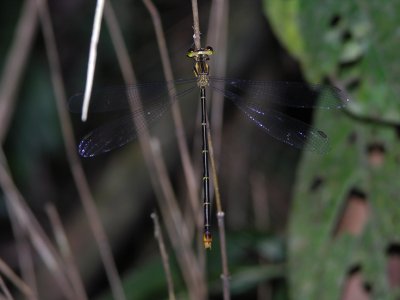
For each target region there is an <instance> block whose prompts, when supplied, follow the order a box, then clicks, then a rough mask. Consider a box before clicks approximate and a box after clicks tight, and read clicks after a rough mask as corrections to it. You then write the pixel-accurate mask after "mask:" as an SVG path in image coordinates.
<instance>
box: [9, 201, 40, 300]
mask: <svg viewBox="0 0 400 300" xmlns="http://www.w3.org/2000/svg"><path fill="white" fill-rule="evenodd" d="M8 212H9V217H10V223H11V228H12V231H13V234H14V238H15V246H16V250H17V255H18V263H19V266H20V270H21V276H22V278H23V280H24V281H25V282H26V283H27V284H28V285H29V287H30V289H31V291H32V292H31V293H30V294H29V297H27V298H28V299H30V300H36V299H38V289H37V282H36V274H35V269H34V263H33V257H32V255H33V253H32V252H31V251H32V248H31V246H30V244H29V239H28V236H27V234H26V231H25V230H24V229H23V228H22V226H21V224H20V223H19V222H18V218H17V217H16V216H14V211H13V210H12V209H9V210H8Z"/></svg>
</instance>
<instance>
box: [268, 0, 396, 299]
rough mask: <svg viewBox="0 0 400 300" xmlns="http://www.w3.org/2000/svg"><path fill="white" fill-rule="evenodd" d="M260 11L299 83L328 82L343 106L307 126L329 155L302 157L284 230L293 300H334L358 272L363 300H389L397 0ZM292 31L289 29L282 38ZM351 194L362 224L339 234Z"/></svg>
mask: <svg viewBox="0 0 400 300" xmlns="http://www.w3.org/2000/svg"><path fill="white" fill-rule="evenodd" d="M264 8H265V12H266V15H267V16H268V18H269V21H270V22H271V24H272V27H273V28H274V31H275V33H276V34H277V36H278V38H279V39H280V40H281V42H282V44H284V45H285V47H286V48H287V49H288V51H290V52H291V53H292V54H293V55H294V56H295V57H296V58H297V59H298V60H299V62H300V64H301V66H302V69H303V72H304V74H305V76H306V78H307V79H308V80H309V81H324V80H325V79H327V78H328V79H330V80H333V82H334V83H339V84H340V85H341V87H343V88H345V89H346V90H347V91H348V92H349V93H350V98H351V103H350V105H348V107H347V109H346V110H347V114H346V113H344V112H333V111H319V112H317V115H316V116H315V120H314V126H315V127H318V128H320V129H322V130H324V132H326V133H327V135H328V136H329V138H330V144H331V149H332V150H331V151H330V152H329V153H328V154H327V155H324V156H319V155H317V154H314V153H304V156H303V158H302V161H301V163H300V165H299V170H298V176H297V184H296V190H295V194H294V204H293V208H292V215H291V220H290V230H289V232H290V235H289V271H288V274H289V280H290V284H291V288H290V291H291V294H292V298H293V299H296V300H301V299H307V300H309V299H340V297H341V293H342V291H343V288H344V284H345V281H346V279H347V276H348V272H349V270H351V269H352V268H354V267H355V266H359V267H360V268H361V271H360V272H361V275H362V279H363V280H364V282H367V283H368V284H369V285H371V286H372V289H371V292H370V293H371V299H395V295H396V291H395V290H392V289H391V288H390V284H389V279H388V274H387V268H388V255H387V249H388V247H389V246H390V245H392V244H393V243H395V244H396V245H398V243H399V240H400V238H399V232H400V231H399V230H400V228H399V220H400V206H399V205H398V195H400V187H399V185H398V183H397V181H398V178H400V168H399V167H400V166H399V163H400V160H399V154H398V153H400V151H399V150H400V144H399V138H398V136H397V135H396V126H395V125H396V124H398V123H399V120H400V101H398V96H397V95H399V92H400V84H399V80H398V78H399V77H400V59H399V54H398V53H399V51H398V44H399V39H400V34H399V29H398V28H399V26H398V20H400V1H391V2H388V1H387V2H382V1H378V0H371V1H355V0H353V1H352V0H350V1H333V0H322V1H317V0H314V1H311V0H308V1H298V0H290V1H281V0H268V1H267V0H265V1H264ZM294 8H295V9H294ZM288 16H291V17H290V18H291V19H290V20H288V19H287V17H288ZM294 24H296V26H297V30H291V31H290V32H291V33H289V31H288V30H282V28H287V27H291V26H292V27H293V26H295V25H294ZM293 32H295V33H297V34H298V36H296V37H290V34H292V33H293ZM297 45H302V48H301V47H298V46H297ZM299 49H301V51H300V50H299ZM354 83H357V84H354ZM374 146H375V147H377V148H378V149H381V151H378V159H376V157H374V155H375V154H374V153H373V152H371V151H370V150H371V149H373V148H374ZM352 190H356V191H361V192H362V194H363V195H365V196H366V199H365V200H363V201H365V206H364V213H365V212H366V213H365V218H366V220H367V222H366V223H365V224H364V223H363V224H362V226H361V228H360V231H359V232H358V231H357V232H353V233H352V232H351V230H350V231H349V232H347V233H346V231H345V230H344V231H343V232H342V231H339V233H338V231H337V230H338V229H337V228H338V226H339V224H341V220H343V213H344V211H346V207H347V205H348V203H349V201H348V199H349V195H350V194H351V191H352ZM358 212H363V210H362V209H359V211H358ZM397 293H398V291H397Z"/></svg>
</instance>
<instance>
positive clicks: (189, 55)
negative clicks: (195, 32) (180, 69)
mask: <svg viewBox="0 0 400 300" xmlns="http://www.w3.org/2000/svg"><path fill="white" fill-rule="evenodd" d="M193 54H194V49H193V48H190V49H189V50H188V51H187V53H186V55H187V56H188V57H193Z"/></svg>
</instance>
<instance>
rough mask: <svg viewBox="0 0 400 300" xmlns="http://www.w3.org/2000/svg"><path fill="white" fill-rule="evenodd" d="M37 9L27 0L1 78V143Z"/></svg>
mask: <svg viewBox="0 0 400 300" xmlns="http://www.w3.org/2000/svg"><path fill="white" fill-rule="evenodd" d="M37 21H38V18H37V10H36V5H35V3H33V1H31V0H25V2H24V4H23V6H22V12H21V16H20V18H19V20H18V25H17V29H16V32H15V34H14V37H13V41H12V45H11V47H10V50H9V51H8V53H7V57H6V59H5V60H4V69H3V72H2V74H1V80H0V144H3V142H4V138H5V135H6V133H7V131H8V127H9V124H10V120H11V118H12V116H13V111H14V106H15V102H16V99H15V94H16V91H17V88H18V85H19V83H20V81H21V77H22V74H23V71H24V69H25V66H26V62H27V59H28V55H29V53H30V52H31V49H32V42H33V39H34V37H35V35H36V31H37V24H38V22H37Z"/></svg>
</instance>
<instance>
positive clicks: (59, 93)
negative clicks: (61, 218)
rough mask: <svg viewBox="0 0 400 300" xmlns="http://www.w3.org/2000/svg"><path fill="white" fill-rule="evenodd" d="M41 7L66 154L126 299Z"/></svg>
mask: <svg viewBox="0 0 400 300" xmlns="http://www.w3.org/2000/svg"><path fill="white" fill-rule="evenodd" d="M37 1H38V2H37V4H38V5H39V8H40V10H39V11H40V13H41V21H42V28H43V33H44V37H45V45H46V50H47V55H48V58H49V65H50V71H51V79H52V82H53V87H54V92H55V95H56V97H55V98H56V104H57V111H58V115H59V118H60V123H61V130H62V134H63V138H64V142H65V148H66V152H67V158H68V162H69V165H70V167H71V171H72V175H73V178H74V181H75V184H76V186H77V188H78V193H79V196H80V199H81V201H82V204H83V207H84V210H85V213H86V215H87V217H88V219H89V225H90V228H91V230H92V232H93V235H94V237H95V240H96V243H97V246H98V248H99V253H100V257H101V259H102V262H103V265H104V268H105V271H106V275H107V278H108V280H109V283H110V286H111V291H112V294H113V297H114V299H116V300H124V299H125V294H124V291H123V288H122V283H121V279H120V277H119V275H118V271H117V267H116V265H115V262H114V259H113V257H112V251H111V246H110V244H109V242H108V238H107V235H106V233H105V231H104V228H103V226H102V224H101V221H100V217H99V214H98V212H97V208H96V205H95V203H94V199H93V196H92V194H91V192H90V189H89V184H88V182H87V179H86V177H85V175H84V172H83V168H82V165H81V163H80V160H79V158H78V156H77V153H76V150H75V145H76V143H75V139H74V136H73V132H72V125H71V121H70V118H69V115H68V112H67V108H66V103H67V99H66V96H65V95H66V93H65V88H64V84H63V79H62V76H61V67H60V63H59V61H60V60H59V58H58V52H57V46H56V43H55V38H54V32H53V26H52V23H51V19H50V14H49V12H48V8H47V5H46V4H45V3H44V2H43V0H37Z"/></svg>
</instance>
